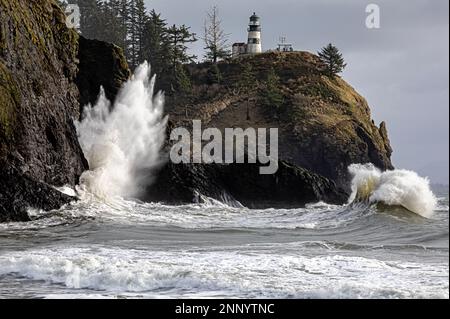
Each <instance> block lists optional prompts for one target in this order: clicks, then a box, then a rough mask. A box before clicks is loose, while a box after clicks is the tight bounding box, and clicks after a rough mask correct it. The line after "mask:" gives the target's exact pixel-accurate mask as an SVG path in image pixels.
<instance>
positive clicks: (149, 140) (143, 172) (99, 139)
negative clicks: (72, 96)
mask: <svg viewBox="0 0 450 319" xmlns="http://www.w3.org/2000/svg"><path fill="white" fill-rule="evenodd" d="M154 85H155V77H153V78H152V79H150V66H149V64H148V63H146V62H145V63H143V64H142V65H140V66H139V67H138V68H137V69H136V71H135V74H134V75H133V76H132V77H131V79H130V80H129V81H128V82H127V83H125V85H124V86H123V87H122V89H121V90H120V91H119V93H118V95H117V97H116V100H115V102H114V104H113V105H112V104H111V102H110V101H109V100H108V99H107V98H106V96H105V92H104V90H103V88H102V89H101V90H100V95H99V98H98V101H97V103H96V105H95V106H93V107H92V106H91V105H88V106H86V107H85V108H84V111H83V116H82V120H81V121H80V122H77V123H76V128H77V132H78V139H79V142H80V144H81V147H82V149H83V152H84V154H85V156H86V159H87V160H88V162H89V171H86V172H84V173H83V174H82V176H81V178H80V186H79V190H81V191H87V192H89V193H91V194H94V195H95V196H97V197H100V198H108V197H116V196H119V197H137V196H139V195H140V193H141V191H142V190H143V189H144V188H145V187H146V186H147V185H149V184H150V183H151V181H152V171H153V170H154V169H155V168H156V167H157V166H158V165H160V163H161V157H160V151H161V147H162V145H163V143H164V140H165V134H166V124H167V117H164V115H163V112H164V96H163V95H162V94H161V93H158V94H156V95H155V96H154Z"/></svg>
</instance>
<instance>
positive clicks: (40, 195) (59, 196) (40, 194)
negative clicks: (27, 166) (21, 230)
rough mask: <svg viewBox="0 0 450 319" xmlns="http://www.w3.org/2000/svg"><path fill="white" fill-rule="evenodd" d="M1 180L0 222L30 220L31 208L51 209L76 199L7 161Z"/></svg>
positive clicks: (3, 167)
mask: <svg viewBox="0 0 450 319" xmlns="http://www.w3.org/2000/svg"><path fill="white" fill-rule="evenodd" d="M0 181H2V182H1V183H0V223H3V222H11V221H15V222H17V221H29V220H30V218H29V216H28V213H27V211H28V209H30V208H35V209H43V210H47V211H49V210H53V209H58V208H60V207H61V205H63V204H68V203H70V202H71V201H74V200H75V198H73V197H70V196H67V195H65V194H63V193H61V192H59V191H57V190H56V189H54V188H52V187H51V186H50V185H48V184H45V183H43V182H39V181H36V180H34V179H33V178H31V177H29V176H27V175H26V174H23V173H20V172H19V171H18V170H17V169H15V168H14V167H12V166H9V165H6V164H5V163H3V164H1V168H0Z"/></svg>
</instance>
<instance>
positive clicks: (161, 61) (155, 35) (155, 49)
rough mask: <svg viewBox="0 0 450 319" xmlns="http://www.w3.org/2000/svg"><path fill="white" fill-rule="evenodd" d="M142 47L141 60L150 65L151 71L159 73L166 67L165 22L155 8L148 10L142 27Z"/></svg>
mask: <svg viewBox="0 0 450 319" xmlns="http://www.w3.org/2000/svg"><path fill="white" fill-rule="evenodd" d="M143 40H144V41H143V48H142V52H141V56H140V58H141V62H142V60H147V61H148V62H150V65H151V66H152V71H153V73H156V74H158V75H159V74H161V73H162V72H163V70H166V69H167V58H166V56H167V54H166V50H165V48H166V47H167V46H168V44H167V24H166V21H165V20H164V19H162V18H161V14H159V13H156V11H155V10H152V11H151V12H150V16H149V18H148V21H147V22H146V25H145V28H144V36H143Z"/></svg>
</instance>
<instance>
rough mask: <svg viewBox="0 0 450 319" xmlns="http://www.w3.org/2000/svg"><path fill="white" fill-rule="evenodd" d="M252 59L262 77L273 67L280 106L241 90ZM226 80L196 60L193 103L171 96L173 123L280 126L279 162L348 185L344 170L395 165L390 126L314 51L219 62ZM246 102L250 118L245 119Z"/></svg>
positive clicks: (261, 82) (261, 83) (259, 84)
mask: <svg viewBox="0 0 450 319" xmlns="http://www.w3.org/2000/svg"><path fill="white" fill-rule="evenodd" d="M246 64H250V65H251V66H252V69H253V73H254V75H255V78H256V79H257V81H256V82H255V86H256V87H257V88H258V89H259V90H260V89H262V88H263V87H264V79H265V78H266V77H267V74H268V72H269V70H270V69H271V68H273V69H274V71H275V73H276V74H277V75H278V76H279V77H280V90H281V91H282V95H283V99H284V103H283V105H282V106H281V107H280V108H279V109H278V110H273V109H270V107H269V108H268V107H266V106H262V104H261V103H260V100H259V97H258V90H256V91H255V92H253V93H250V94H248V93H247V91H246V90H245V89H244V90H243V89H239V87H237V86H236V83H238V82H239V78H240V75H241V74H242V72H243V70H244V66H245V65H246ZM218 67H219V69H220V72H221V75H222V80H221V82H220V83H215V84H211V83H210V82H209V80H208V79H209V76H208V73H209V70H210V65H208V64H201V65H192V66H191V67H189V72H190V74H191V76H192V77H193V79H194V80H193V92H194V94H193V98H192V101H191V102H188V101H186V100H185V99H182V98H180V97H176V96H175V97H174V98H172V99H169V101H168V103H167V104H168V109H169V113H170V115H171V120H172V121H173V122H174V124H175V125H176V126H178V125H183V126H189V121H190V120H192V119H201V120H202V121H203V126H204V127H217V128H219V129H224V128H226V127H241V128H244V129H245V128H247V127H253V128H270V127H276V128H279V138H280V141H279V146H280V159H281V160H285V161H287V162H289V163H291V164H295V165H297V166H300V167H303V168H305V169H308V170H310V171H312V172H314V173H317V174H320V175H322V176H324V177H326V178H328V179H330V180H332V181H334V182H336V183H337V184H338V185H339V186H341V187H344V188H346V189H347V190H348V187H349V176H348V172H347V167H348V166H349V165H350V164H352V163H367V162H372V163H373V164H375V165H376V166H377V167H379V168H380V169H382V170H386V169H391V168H393V166H392V163H391V160H390V156H391V153H392V149H391V147H390V143H389V139H388V135H387V129H386V125H385V123H381V124H380V126H379V127H377V126H376V125H375V124H374V122H373V120H372V118H371V114H370V109H369V106H368V104H367V102H366V101H365V99H364V98H363V97H362V96H360V95H359V94H358V93H357V92H356V91H355V90H354V89H353V88H352V87H351V86H350V85H348V84H347V83H346V82H345V81H344V80H342V79H341V78H338V77H335V78H330V77H327V76H325V75H324V74H323V65H322V64H321V62H320V60H319V59H318V57H317V56H315V55H313V54H310V53H307V52H292V53H266V54H261V55H257V56H253V57H250V58H247V59H244V60H233V61H230V62H223V63H220V64H219V65H218ZM247 101H250V102H249V114H248V115H249V117H247Z"/></svg>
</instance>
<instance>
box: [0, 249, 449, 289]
mask: <svg viewBox="0 0 450 319" xmlns="http://www.w3.org/2000/svg"><path fill="white" fill-rule="evenodd" d="M269 273H270V275H268V274H269ZM11 274H15V275H16V276H21V277H26V278H29V279H33V280H43V281H46V282H48V283H56V284H62V285H64V286H65V287H67V288H72V289H90V290H96V291H98V290H101V291H105V292H107V293H113V294H127V293H141V296H147V297H162V296H172V297H174V296H178V297H179V296H183V297H198V296H205V295H209V296H216V297H217V296H222V297H230V296H234V297H237V296H239V297H248V298H254V297H263V298H264V297H275V298H279V297H300V298H305V297H306V298H330V297H333V298H412V297H414V298H420V297H422V298H432V297H437V298H448V268H447V266H446V265H442V264H436V265H435V264H415V263H410V262H398V261H381V260H376V259H370V258H364V257H356V256H345V255H333V254H330V255H325V256H314V255H311V256H308V255H301V254H298V253H289V252H284V253H280V252H279V248H278V247H274V248H273V249H272V250H265V251H264V252H262V251H258V250H252V249H245V250H244V251H240V249H239V248H238V247H236V248H235V249H234V251H230V250H229V249H228V250H213V251H209V250H208V251H202V250H190V251H183V250H180V251H164V250H163V251H159V250H157V251H148V250H146V251H140V250H125V249H121V248H117V247H111V248H104V247H101V246H97V247H95V246H94V247H89V248H88V247H78V248H61V249H59V250H55V249H51V250H47V249H40V250H31V251H27V254H22V253H6V254H3V255H1V256H0V275H11ZM417 278H420V280H419V281H418V280H417ZM330 279H332V280H333V285H331V286H330V285H329V280H330ZM80 293H82V294H86V291H85V290H81V291H80ZM97 294H98V293H97Z"/></svg>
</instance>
